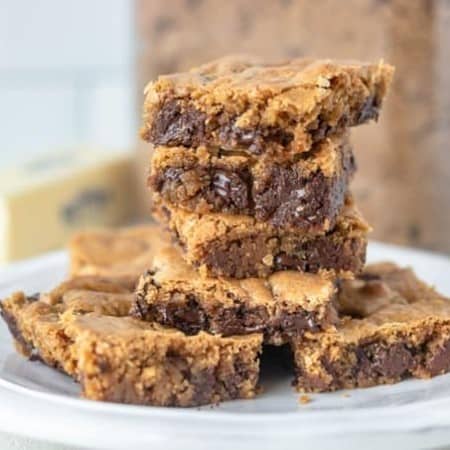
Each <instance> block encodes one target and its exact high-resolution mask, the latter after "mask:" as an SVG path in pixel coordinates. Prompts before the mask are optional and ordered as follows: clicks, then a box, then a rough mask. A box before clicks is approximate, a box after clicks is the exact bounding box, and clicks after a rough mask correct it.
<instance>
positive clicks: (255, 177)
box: [148, 144, 356, 232]
mask: <svg viewBox="0 0 450 450" xmlns="http://www.w3.org/2000/svg"><path fill="white" fill-rule="evenodd" d="M330 145H331V144H330ZM333 145H334V144H333ZM198 152H199V154H198V153H197V151H193V150H182V149H179V148H177V149H171V148H165V149H161V148H157V149H156V150H155V153H154V155H153V160H152V169H151V175H150V177H149V179H148V183H149V186H150V187H151V188H152V189H153V191H154V197H155V201H156V202H161V201H163V202H165V203H169V204H171V205H172V206H173V207H179V208H182V209H184V210H186V211H191V212H195V213H200V214H204V213H210V212H222V213H230V214H246V215H251V216H255V217H256V219H257V220H258V221H267V222H268V223H269V224H271V225H273V226H276V227H287V226H292V227H295V228H299V229H302V230H305V231H309V232H311V231H317V232H318V231H326V230H328V229H330V228H332V227H333V226H334V225H335V223H336V218H337V216H338V214H339V212H340V211H341V209H342V207H343V205H344V200H345V196H346V192H347V190H348V184H349V182H350V180H351V178H352V176H353V174H354V172H355V168H356V165H355V161H354V157H353V153H352V151H351V148H350V147H349V146H348V145H344V146H341V147H340V149H339V150H333V152H332V155H328V157H329V159H330V161H323V162H319V161H317V162H316V163H314V162H311V161H309V160H310V158H306V159H304V160H301V161H298V162H296V163H294V164H286V163H278V162H275V161H272V162H270V161H259V160H258V161H257V162H256V163H255V164H252V163H249V158H243V157H239V156H237V157H236V156H232V157H225V158H218V159H217V158H211V157H210V156H209V155H204V153H205V150H198ZM206 152H207V150H206ZM161 153H162V154H161ZM322 153H327V152H326V151H324V152H322ZM324 158H325V159H327V156H326V155H325V156H322V155H320V156H319V157H318V159H319V160H323V159H324ZM311 159H312V160H314V157H312V158H311ZM275 181H276V182H275Z"/></svg>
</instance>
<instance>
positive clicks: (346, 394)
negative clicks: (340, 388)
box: [342, 393, 350, 398]
mask: <svg viewBox="0 0 450 450" xmlns="http://www.w3.org/2000/svg"><path fill="white" fill-rule="evenodd" d="M342 397H345V398H349V397H350V394H348V393H345V394H342Z"/></svg>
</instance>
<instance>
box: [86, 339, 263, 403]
mask: <svg viewBox="0 0 450 450" xmlns="http://www.w3.org/2000/svg"><path fill="white" fill-rule="evenodd" d="M202 337H203V336H198V337H197V340H196V341H194V340H192V341H190V342H186V340H184V341H183V342H179V341H177V340H176V339H175V340H173V341H171V342H168V341H167V340H166V339H159V340H157V339H150V338H146V337H142V338H140V339H139V340H138V341H136V340H134V341H133V342H127V343H126V345H124V344H123V342H120V341H116V340H114V338H111V339H108V340H106V341H104V342H101V341H98V340H96V339H90V338H85V339H84V340H83V342H82V343H80V348H79V355H80V359H79V362H78V367H79V369H78V370H79V373H80V381H81V384H82V388H83V395H84V396H85V397H86V398H89V399H93V400H103V401H112V402H119V403H133V404H144V405H145V404H147V405H159V406H182V407H189V406H199V405H204V404H209V403H217V402H221V401H226V400H231V399H236V398H252V397H254V396H255V395H256V394H257V392H258V385H257V383H258V377H259V358H258V356H259V352H260V350H261V339H259V338H257V337H255V338H254V339H253V340H251V341H250V340H245V341H244V340H242V341H238V340H235V341H231V340H228V341H227V342H225V339H224V342H223V343H219V342H218V339H217V340H214V341H213V342H212V339H211V337H208V338H206V339H204V340H202V339H201V338H202Z"/></svg>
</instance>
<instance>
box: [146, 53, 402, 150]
mask: <svg viewBox="0 0 450 450" xmlns="http://www.w3.org/2000/svg"><path fill="white" fill-rule="evenodd" d="M392 75H393V68H392V67H391V66H389V65H387V64H384V63H383V62H380V63H378V64H363V63H357V62H339V61H331V60H314V59H293V60H291V61H287V62H282V63H277V64H266V63H263V62H261V61H259V60H258V59H255V58H251V57H248V56H229V57H225V58H222V59H219V60H216V61H213V62H211V63H209V64H205V65H203V66H200V67H198V68H195V69H193V70H191V71H189V72H185V73H178V74H172V75H164V76H160V77H159V78H158V79H157V80H156V81H154V82H151V83H150V84H148V85H147V87H146V89H145V94H146V98H145V102H144V123H143V129H142V137H143V138H144V140H146V141H148V142H151V143H153V144H156V145H166V146H184V147H192V148H197V147H199V146H201V145H205V146H207V147H220V148H221V149H224V150H236V149H241V150H242V151H244V152H246V153H248V154H251V155H260V154H262V153H265V152H271V153H272V152H273V151H275V152H276V151H279V150H281V151H282V152H284V153H286V152H291V153H298V152H305V151H308V150H310V148H311V146H312V144H313V143H314V142H317V141H320V140H322V139H323V138H324V137H326V136H328V135H331V134H334V133H336V132H340V131H342V130H343V129H344V128H346V127H350V126H355V125H359V124H362V123H365V122H367V121H369V120H371V119H377V117H378V114H379V111H380V108H381V104H382V101H383V98H384V96H385V94H386V91H387V89H388V87H389V85H390V83H391V78H392Z"/></svg>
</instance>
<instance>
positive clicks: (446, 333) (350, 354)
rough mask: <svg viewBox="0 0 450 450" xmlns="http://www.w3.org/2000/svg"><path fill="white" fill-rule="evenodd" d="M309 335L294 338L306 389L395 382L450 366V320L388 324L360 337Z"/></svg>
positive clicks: (299, 385)
mask: <svg viewBox="0 0 450 450" xmlns="http://www.w3.org/2000/svg"><path fill="white" fill-rule="evenodd" d="M324 341H326V342H322V343H321V342H320V340H314V339H313V340H307V339H306V340H304V341H302V342H299V341H297V342H296V343H294V344H293V351H294V360H295V365H296V378H295V381H294V384H295V386H296V389H297V390H298V391H300V392H326V391H335V390H338V389H351V388H357V387H370V386H375V385H379V384H392V383H396V382H399V381H401V380H403V379H405V378H409V377H416V378H430V377H433V376H436V375H440V374H443V373H446V372H448V371H450V320H442V319H433V318H427V319H424V320H423V321H419V322H416V323H413V324H408V325H405V324H400V325H393V326H390V327H383V328H381V329H380V330H379V331H378V332H376V333H374V334H372V335H368V336H363V337H361V339H360V340H359V341H355V342H345V341H343V340H340V339H339V337H338V336H336V339H335V340H333V338H332V337H331V336H330V337H329V339H324Z"/></svg>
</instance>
